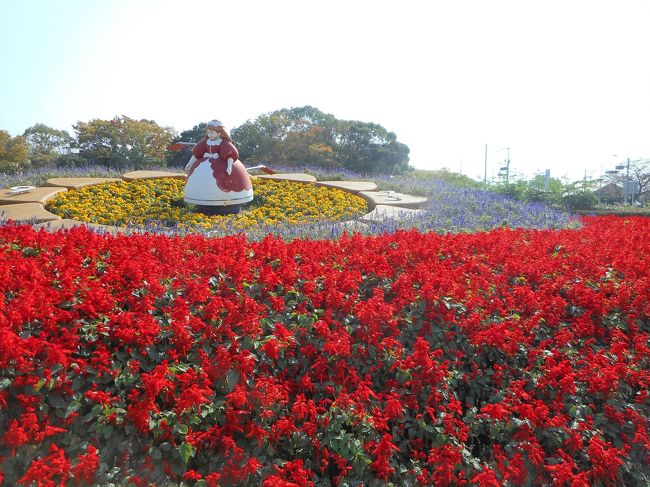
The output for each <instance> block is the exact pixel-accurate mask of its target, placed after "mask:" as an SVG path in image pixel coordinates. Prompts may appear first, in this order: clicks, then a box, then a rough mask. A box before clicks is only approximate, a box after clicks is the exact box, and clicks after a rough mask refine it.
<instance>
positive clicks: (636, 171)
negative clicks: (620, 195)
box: [607, 159, 650, 201]
mask: <svg viewBox="0 0 650 487" xmlns="http://www.w3.org/2000/svg"><path fill="white" fill-rule="evenodd" d="M627 179H628V172H627V164H625V168H624V169H622V170H619V171H610V172H609V173H608V175H607V180H608V181H609V182H612V183H614V184H616V185H617V186H620V187H624V185H625V181H627ZM629 179H630V180H631V181H634V182H636V191H635V193H634V201H637V200H639V199H644V197H645V198H646V199H647V197H648V196H647V195H650V159H639V160H637V161H631V162H630V172H629Z"/></svg>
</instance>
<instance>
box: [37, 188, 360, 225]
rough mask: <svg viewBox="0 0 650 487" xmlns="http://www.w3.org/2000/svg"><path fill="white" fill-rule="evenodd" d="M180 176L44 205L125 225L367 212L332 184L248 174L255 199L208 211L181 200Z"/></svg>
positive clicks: (66, 196) (274, 220)
mask: <svg viewBox="0 0 650 487" xmlns="http://www.w3.org/2000/svg"><path fill="white" fill-rule="evenodd" d="M184 184H185V182H184V181H183V180H180V179H173V178H163V179H139V180H135V181H118V182H113V183H105V184H98V185H95V186H89V187H86V188H82V189H79V190H76V191H68V192H65V193H61V194H59V195H57V196H56V197H55V198H54V199H53V200H51V201H50V202H49V203H48V205H47V209H48V210H49V211H51V212H52V213H55V214H57V215H60V216H61V217H63V218H71V219H73V220H79V221H83V222H89V223H98V224H103V225H113V226H120V227H125V226H127V225H162V226H164V227H169V228H179V227H180V228H196V229H214V228H221V229H231V230H244V229H246V228H247V227H251V226H254V225H259V224H268V225H274V224H278V223H306V222H310V221H316V220H320V221H322V220H326V221H342V220H349V219H352V218H356V217H358V216H360V215H362V214H363V213H364V212H366V211H367V206H366V202H365V200H364V199H363V198H361V197H359V196H356V195H353V194H350V193H347V192H345V191H341V190H338V189H334V188H326V187H320V186H315V185H311V184H304V183H297V182H293V181H274V180H271V179H262V178H254V180H253V186H254V191H255V199H254V200H253V202H252V203H251V204H249V205H247V206H245V207H243V208H242V211H241V212H240V213H238V214H236V215H223V216H222V215H216V216H208V215H205V214H203V213H200V212H198V211H197V208H196V206H194V205H188V204H186V203H185V202H184V201H183V187H184Z"/></svg>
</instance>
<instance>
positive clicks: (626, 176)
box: [625, 157, 634, 206]
mask: <svg viewBox="0 0 650 487" xmlns="http://www.w3.org/2000/svg"><path fill="white" fill-rule="evenodd" d="M625 184H626V185H627V187H628V193H629V192H630V191H629V188H630V158H629V157H628V158H627V172H626V174H625ZM625 203H627V194H626V195H625ZM632 203H634V190H633V191H632V193H631V194H630V206H631V205H632Z"/></svg>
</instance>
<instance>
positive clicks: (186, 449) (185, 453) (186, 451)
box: [178, 442, 195, 465]
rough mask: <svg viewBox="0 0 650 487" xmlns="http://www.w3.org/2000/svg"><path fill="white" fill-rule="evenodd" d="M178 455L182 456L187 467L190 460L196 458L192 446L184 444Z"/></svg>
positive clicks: (179, 448) (180, 447)
mask: <svg viewBox="0 0 650 487" xmlns="http://www.w3.org/2000/svg"><path fill="white" fill-rule="evenodd" d="M178 453H179V455H180V456H181V459H182V460H183V462H184V463H185V464H186V465H187V462H189V461H190V458H192V457H193V456H194V453H195V451H194V447H193V446H192V445H190V444H189V443H186V442H183V443H181V445H180V446H179V447H178Z"/></svg>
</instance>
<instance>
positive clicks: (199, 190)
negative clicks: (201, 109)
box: [183, 120, 253, 214]
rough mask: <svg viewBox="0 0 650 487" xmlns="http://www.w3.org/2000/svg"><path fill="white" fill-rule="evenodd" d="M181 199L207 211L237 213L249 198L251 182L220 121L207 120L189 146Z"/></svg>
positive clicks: (251, 195) (251, 187)
mask: <svg viewBox="0 0 650 487" xmlns="http://www.w3.org/2000/svg"><path fill="white" fill-rule="evenodd" d="M185 170H186V171H187V181H186V183H185V193H184V195H183V199H184V200H185V202H187V203H191V204H195V205H198V206H199V209H200V210H201V211H203V212H205V213H209V214H226V213H237V212H238V211H239V209H240V205H241V204H242V203H248V202H249V201H252V200H253V185H252V184H251V179H250V177H249V176H248V171H246V168H245V167H244V165H243V164H242V162H241V161H240V160H239V152H238V151H237V149H236V148H235V146H234V145H233V143H232V140H231V139H230V136H229V135H228V132H226V129H225V127H224V126H223V124H222V123H221V122H220V121H218V120H212V121H210V122H208V129H207V131H206V136H205V137H204V138H202V139H201V140H200V141H199V142H198V143H197V144H196V145H195V146H194V148H193V149H192V157H191V158H190V160H189V162H188V163H187V165H186V166H185Z"/></svg>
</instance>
